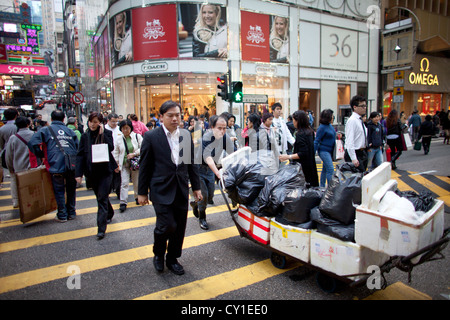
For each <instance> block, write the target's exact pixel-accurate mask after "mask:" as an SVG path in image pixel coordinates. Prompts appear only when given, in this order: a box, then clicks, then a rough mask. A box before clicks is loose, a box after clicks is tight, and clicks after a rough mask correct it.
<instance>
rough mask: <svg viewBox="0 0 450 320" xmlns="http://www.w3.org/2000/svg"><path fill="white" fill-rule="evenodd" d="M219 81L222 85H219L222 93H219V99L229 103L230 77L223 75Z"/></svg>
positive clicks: (218, 78)
mask: <svg viewBox="0 0 450 320" xmlns="http://www.w3.org/2000/svg"><path fill="white" fill-rule="evenodd" d="M217 81H219V82H220V84H219V85H217V88H219V89H220V92H219V93H218V95H219V97H221V98H222V100H224V101H227V100H228V76H227V75H226V74H223V75H221V76H220V77H217Z"/></svg>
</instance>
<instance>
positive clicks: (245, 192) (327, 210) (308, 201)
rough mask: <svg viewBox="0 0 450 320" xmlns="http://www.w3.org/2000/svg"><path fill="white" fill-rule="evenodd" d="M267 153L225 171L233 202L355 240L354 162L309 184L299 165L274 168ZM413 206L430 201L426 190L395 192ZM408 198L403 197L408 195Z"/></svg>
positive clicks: (357, 175)
mask: <svg viewBox="0 0 450 320" xmlns="http://www.w3.org/2000/svg"><path fill="white" fill-rule="evenodd" d="M274 161H275V162H277V160H276V159H275V160H274V158H273V157H272V156H271V155H270V154H258V155H256V156H255V158H253V161H249V160H248V159H245V160H242V161H239V162H238V163H235V164H233V165H231V166H230V167H229V168H228V169H227V170H226V171H225V172H224V174H223V178H224V188H225V189H226V191H227V193H228V196H229V197H230V199H232V200H233V201H235V202H237V203H239V204H243V205H245V206H246V207H247V208H248V209H249V210H250V211H251V212H252V213H253V214H254V215H256V216H265V217H275V220H276V221H278V222H279V223H282V224H284V225H292V226H295V227H299V228H303V229H317V231H318V232H320V233H324V234H326V235H329V236H332V237H334V238H337V239H340V240H343V241H351V242H355V240H354V234H355V215H356V208H357V207H358V206H359V205H360V204H361V185H362V179H363V177H364V174H367V173H368V172H366V173H362V172H360V171H359V170H358V169H357V168H356V167H355V166H354V165H353V163H349V162H345V163H342V164H339V165H337V166H336V171H335V174H334V176H333V179H332V181H331V183H330V184H329V185H328V187H327V188H326V189H325V188H319V187H310V186H309V185H307V183H306V181H305V176H304V174H303V171H302V168H301V165H300V164H298V163H294V164H289V165H285V166H282V167H280V168H279V169H277V165H275V164H274ZM396 196H399V197H402V199H403V200H405V201H407V200H408V202H410V206H411V207H414V208H415V210H416V211H424V212H427V211H428V210H429V209H430V208H431V207H432V206H433V204H434V200H433V198H432V196H431V194H430V193H426V192H423V193H421V194H417V193H415V192H413V191H406V192H400V191H396ZM406 199H407V200H406Z"/></svg>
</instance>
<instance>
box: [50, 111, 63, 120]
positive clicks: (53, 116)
mask: <svg viewBox="0 0 450 320" xmlns="http://www.w3.org/2000/svg"><path fill="white" fill-rule="evenodd" d="M65 117H66V115H65V114H64V112H63V111H61V110H53V111H52V113H51V114H50V118H51V119H52V121H64V118H65Z"/></svg>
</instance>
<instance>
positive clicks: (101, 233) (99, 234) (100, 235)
mask: <svg viewBox="0 0 450 320" xmlns="http://www.w3.org/2000/svg"><path fill="white" fill-rule="evenodd" d="M104 237H105V233H104V232H99V233H97V239H98V240H102V239H103V238H104Z"/></svg>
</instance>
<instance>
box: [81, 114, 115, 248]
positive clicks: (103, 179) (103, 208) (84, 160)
mask: <svg viewBox="0 0 450 320" xmlns="http://www.w3.org/2000/svg"><path fill="white" fill-rule="evenodd" d="M102 121H103V116H102V114H101V113H97V112H93V113H91V114H90V115H89V118H88V129H87V131H86V132H84V133H83V134H82V135H81V139H80V144H79V147H78V153H77V166H76V169H75V177H76V178H75V179H76V180H77V182H78V183H81V177H82V176H83V175H84V176H85V177H86V180H89V182H90V185H91V186H92V189H93V190H94V193H95V196H96V198H97V204H98V210H97V227H98V233H97V238H98V239H99V240H101V239H103V238H104V237H105V231H106V224H107V223H108V222H110V221H111V219H112V217H113V216H114V209H113V207H112V206H111V203H110V202H109V191H110V190H111V182H112V173H113V171H115V172H119V166H118V165H117V162H116V160H114V156H113V155H112V151H113V150H114V142H113V137H112V131H110V130H105V129H104V128H103V125H102ZM102 143H104V144H107V145H108V155H109V161H108V162H98V163H93V162H92V145H94V144H102Z"/></svg>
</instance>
